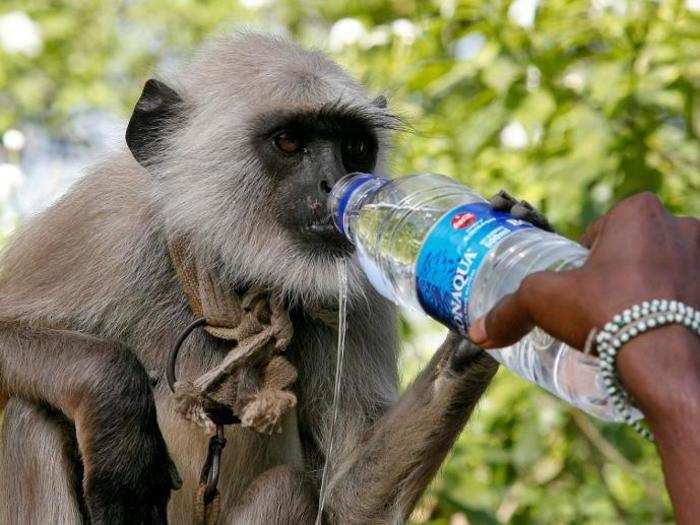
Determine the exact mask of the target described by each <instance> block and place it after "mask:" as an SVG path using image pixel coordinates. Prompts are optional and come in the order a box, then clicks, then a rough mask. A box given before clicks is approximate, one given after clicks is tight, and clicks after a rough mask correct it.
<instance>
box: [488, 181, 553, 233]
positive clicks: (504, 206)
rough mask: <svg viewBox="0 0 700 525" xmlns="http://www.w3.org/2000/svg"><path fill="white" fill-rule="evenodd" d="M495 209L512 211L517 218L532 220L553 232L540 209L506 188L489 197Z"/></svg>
mask: <svg viewBox="0 0 700 525" xmlns="http://www.w3.org/2000/svg"><path fill="white" fill-rule="evenodd" d="M489 203H490V204H491V206H492V207H493V209H494V210H497V211H505V212H508V213H510V214H511V215H512V216H513V217H515V218H516V219H521V220H524V221H527V222H530V223H532V224H534V225H535V226H537V227H538V228H541V229H542V230H545V231H548V232H553V231H554V228H553V227H552V225H551V224H550V223H549V221H548V220H547V217H545V216H544V214H542V213H541V212H540V211H538V210H537V209H536V208H534V207H533V206H532V204H530V203H529V202H527V201H519V200H518V199H516V198H515V197H513V196H511V195H510V194H509V193H508V192H507V191H506V190H501V191H499V192H498V193H496V195H494V196H493V197H491V198H490V199H489Z"/></svg>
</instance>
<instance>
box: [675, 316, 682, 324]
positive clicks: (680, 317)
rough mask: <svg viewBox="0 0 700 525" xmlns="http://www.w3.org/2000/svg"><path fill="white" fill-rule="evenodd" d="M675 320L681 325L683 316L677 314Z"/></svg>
mask: <svg viewBox="0 0 700 525" xmlns="http://www.w3.org/2000/svg"><path fill="white" fill-rule="evenodd" d="M673 319H674V320H675V321H676V322H677V323H680V322H681V321H682V320H683V316H682V315H681V314H676V315H674V316H673Z"/></svg>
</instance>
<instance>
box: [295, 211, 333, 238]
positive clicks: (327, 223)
mask: <svg viewBox="0 0 700 525" xmlns="http://www.w3.org/2000/svg"><path fill="white" fill-rule="evenodd" d="M301 231H302V233H310V234H316V235H338V236H339V235H340V232H339V231H338V229H337V228H336V227H335V224H333V218H332V217H331V216H330V214H329V215H327V216H326V217H324V218H323V219H319V220H317V221H313V222H310V223H308V224H306V225H304V226H302V227H301Z"/></svg>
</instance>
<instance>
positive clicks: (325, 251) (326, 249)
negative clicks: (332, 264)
mask: <svg viewBox="0 0 700 525" xmlns="http://www.w3.org/2000/svg"><path fill="white" fill-rule="evenodd" d="M299 240H300V241H301V244H302V245H303V246H304V248H305V249H306V250H308V251H309V252H311V253H312V254H313V255H314V256H316V257H319V258H322V259H327V258H333V259H338V258H345V257H350V256H352V254H353V253H354V252H355V247H354V246H353V245H352V243H350V242H349V241H348V240H347V239H346V238H345V237H343V236H342V235H341V234H340V233H339V232H338V231H337V230H336V229H335V227H326V228H315V229H310V228H309V229H304V230H302V231H300V232H299Z"/></svg>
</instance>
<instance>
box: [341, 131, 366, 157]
mask: <svg viewBox="0 0 700 525" xmlns="http://www.w3.org/2000/svg"><path fill="white" fill-rule="evenodd" d="M343 153H344V154H345V155H347V156H348V157H350V158H353V159H355V160H361V159H364V158H365V157H366V156H367V153H369V145H368V144H367V140H366V139H365V138H364V137H361V136H350V137H346V138H345V139H344V140H343Z"/></svg>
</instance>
